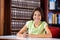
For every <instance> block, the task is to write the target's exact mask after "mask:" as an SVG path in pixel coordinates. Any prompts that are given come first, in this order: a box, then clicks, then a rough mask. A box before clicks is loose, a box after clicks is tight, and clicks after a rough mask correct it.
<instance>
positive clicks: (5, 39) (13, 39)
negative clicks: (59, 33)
mask: <svg viewBox="0 0 60 40" xmlns="http://www.w3.org/2000/svg"><path fill="white" fill-rule="evenodd" d="M0 40H60V39H58V38H21V37H17V36H16V35H7V36H0Z"/></svg>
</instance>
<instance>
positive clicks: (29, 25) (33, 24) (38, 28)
mask: <svg viewBox="0 0 60 40" xmlns="http://www.w3.org/2000/svg"><path fill="white" fill-rule="evenodd" d="M27 29H28V34H27V33H26V30H27ZM17 36H20V37H33V38H46V37H52V34H51V32H50V30H49V28H48V24H47V23H46V22H45V21H44V18H43V13H42V10H41V8H36V9H35V10H34V11H33V13H32V17H31V20H30V21H27V22H26V24H25V25H24V27H23V28H22V29H21V30H20V31H19V32H18V33H17Z"/></svg>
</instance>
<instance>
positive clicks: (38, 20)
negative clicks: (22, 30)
mask: <svg viewBox="0 0 60 40" xmlns="http://www.w3.org/2000/svg"><path fill="white" fill-rule="evenodd" d="M33 20H34V21H35V22H40V20H41V13H40V12H39V11H35V12H34V15H33Z"/></svg>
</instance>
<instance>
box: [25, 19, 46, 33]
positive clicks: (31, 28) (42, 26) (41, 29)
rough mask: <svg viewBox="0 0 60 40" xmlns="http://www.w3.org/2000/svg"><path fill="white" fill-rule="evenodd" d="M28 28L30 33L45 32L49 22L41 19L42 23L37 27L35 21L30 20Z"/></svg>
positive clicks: (27, 23)
mask: <svg viewBox="0 0 60 40" xmlns="http://www.w3.org/2000/svg"><path fill="white" fill-rule="evenodd" d="M26 25H27V28H28V34H45V27H46V25H47V23H46V22H45V21H41V24H40V25H39V26H38V27H37V28H36V27H34V21H33V20H30V21H27V22H26Z"/></svg>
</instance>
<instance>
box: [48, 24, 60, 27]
mask: <svg viewBox="0 0 60 40" xmlns="http://www.w3.org/2000/svg"><path fill="white" fill-rule="evenodd" d="M48 25H49V26H51V27H59V28H60V24H48Z"/></svg>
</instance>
